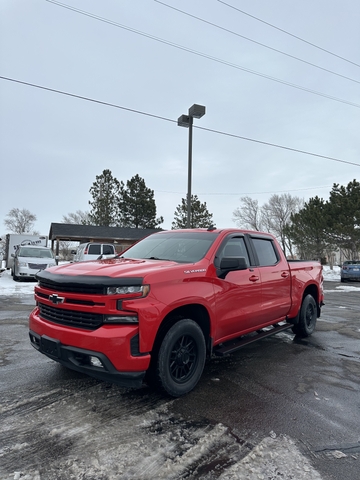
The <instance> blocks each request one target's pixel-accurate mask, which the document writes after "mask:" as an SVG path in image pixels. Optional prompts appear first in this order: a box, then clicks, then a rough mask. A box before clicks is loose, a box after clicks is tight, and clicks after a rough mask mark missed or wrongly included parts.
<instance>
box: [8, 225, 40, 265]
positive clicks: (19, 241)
mask: <svg viewBox="0 0 360 480" xmlns="http://www.w3.org/2000/svg"><path fill="white" fill-rule="evenodd" d="M47 244H48V237H47V236H45V235H32V234H26V233H21V234H17V233H8V234H7V235H6V239H5V257H4V260H5V267H6V268H7V269H9V268H12V266H13V263H14V258H13V257H12V256H11V254H13V253H15V251H16V249H17V248H18V247H19V246H20V245H38V246H43V247H47Z"/></svg>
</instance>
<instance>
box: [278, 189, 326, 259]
mask: <svg viewBox="0 0 360 480" xmlns="http://www.w3.org/2000/svg"><path fill="white" fill-rule="evenodd" d="M328 222H329V212H328V205H327V203H326V202H325V201H324V200H323V199H322V198H319V197H317V196H316V197H314V198H310V199H309V201H308V202H305V204H304V207H303V208H302V209H301V210H300V211H299V212H298V213H294V214H292V215H291V225H288V226H287V227H286V228H285V231H286V233H287V235H288V236H289V237H290V239H291V240H292V242H293V243H294V244H295V245H296V247H297V250H298V252H299V255H300V257H301V258H302V259H316V260H320V259H321V258H323V257H325V255H326V253H327V252H329V251H332V250H334V249H335V247H334V245H333V244H332V241H331V238H330V237H329V234H328Z"/></svg>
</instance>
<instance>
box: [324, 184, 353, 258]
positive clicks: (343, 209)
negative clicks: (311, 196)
mask: <svg viewBox="0 0 360 480" xmlns="http://www.w3.org/2000/svg"><path fill="white" fill-rule="evenodd" d="M328 203H329V213H330V215H329V232H330V235H331V237H332V238H333V240H334V241H336V243H337V245H339V247H340V248H342V249H343V250H344V251H346V255H347V257H348V258H350V259H352V260H357V259H358V258H359V251H360V183H359V182H357V181H356V180H353V181H352V182H349V183H348V185H347V186H346V187H345V186H342V185H341V186H340V185H338V184H336V183H334V185H333V188H332V191H331V192H330V198H329V202H328Z"/></svg>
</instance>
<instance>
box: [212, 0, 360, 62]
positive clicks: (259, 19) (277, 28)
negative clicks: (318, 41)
mask: <svg viewBox="0 0 360 480" xmlns="http://www.w3.org/2000/svg"><path fill="white" fill-rule="evenodd" d="M218 2H219V3H222V4H223V5H226V6H227V7H230V8H233V9H234V10H236V11H237V12H240V13H243V14H244V15H247V16H248V17H251V18H254V19H255V20H257V21H258V22H261V23H264V24H265V25H268V26H269V27H272V28H275V29H276V30H279V31H280V32H282V33H285V34H286V35H290V37H294V38H296V39H297V40H300V41H301V42H304V43H307V44H308V45H311V46H312V47H314V48H317V49H319V50H322V51H323V52H326V53H328V54H329V55H332V56H334V57H337V58H340V59H341V60H344V62H348V63H351V64H352V65H355V66H357V67H360V65H359V64H358V63H355V62H353V61H351V60H348V59H347V58H344V57H342V56H341V55H337V54H336V53H334V52H330V51H329V50H326V49H325V48H322V47H319V46H318V45H315V44H314V43H311V42H308V41H307V40H305V39H303V38H301V37H298V36H297V35H294V34H293V33H290V32H287V31H286V30H283V29H282V28H279V27H276V26H275V25H273V24H272V23H268V22H265V20H261V18H258V17H255V16H254V15H250V13H247V12H244V10H240V8H236V7H234V6H233V5H230V4H229V3H226V2H224V1H222V0H218Z"/></svg>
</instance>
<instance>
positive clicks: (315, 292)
mask: <svg viewBox="0 0 360 480" xmlns="http://www.w3.org/2000/svg"><path fill="white" fill-rule="evenodd" d="M307 295H311V296H312V297H313V298H314V300H315V302H316V306H317V316H318V317H320V314H321V305H320V301H319V298H320V294H319V288H318V287H317V286H316V285H315V284H313V283H312V284H310V285H308V286H307V287H306V288H305V290H304V293H303V296H302V299H301V305H302V302H303V301H304V298H305V297H306V296H307ZM301 305H300V310H301Z"/></svg>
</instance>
